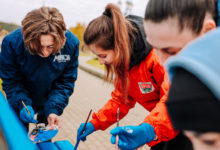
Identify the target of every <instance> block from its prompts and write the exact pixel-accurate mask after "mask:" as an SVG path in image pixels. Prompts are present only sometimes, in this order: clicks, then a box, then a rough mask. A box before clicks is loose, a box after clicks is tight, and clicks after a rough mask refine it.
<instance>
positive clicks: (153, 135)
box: [77, 4, 177, 149]
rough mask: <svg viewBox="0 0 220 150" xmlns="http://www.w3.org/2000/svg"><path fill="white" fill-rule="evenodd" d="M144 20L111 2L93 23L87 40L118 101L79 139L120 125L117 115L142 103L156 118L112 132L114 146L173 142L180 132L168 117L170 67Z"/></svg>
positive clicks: (98, 115) (103, 110)
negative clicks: (157, 50) (146, 31)
mask: <svg viewBox="0 0 220 150" xmlns="http://www.w3.org/2000/svg"><path fill="white" fill-rule="evenodd" d="M145 39H146V36H145V34H144V29H143V19H142V18H141V17H137V16H128V17H127V18H124V17H123V15H122V13H121V11H120V9H119V8H118V7H117V6H115V5H113V4H109V5H107V6H106V8H105V11H104V13H103V15H101V16H100V17H98V18H96V19H94V20H93V21H91V22H90V23H89V25H88V27H87V28H86V31H85V33H84V42H85V44H86V45H87V46H88V48H89V49H90V50H91V51H92V52H93V53H94V54H95V55H96V56H97V57H98V60H99V62H100V64H104V65H105V66H106V70H107V75H106V78H105V79H106V80H107V81H111V80H113V74H114V75H115V79H114V85H115V90H114V91H113V92H112V94H111V95H112V98H111V99H110V100H109V101H108V102H107V103H106V104H105V106H104V107H102V108H101V109H100V110H99V111H98V113H94V114H93V117H92V120H91V121H90V122H89V123H88V124H87V125H86V128H85V131H83V126H84V123H82V124H81V125H80V127H79V129H78V134H77V140H78V141H79V140H83V141H85V140H86V136H87V135H89V134H91V133H92V132H94V131H95V130H100V129H101V130H105V129H106V128H108V127H109V126H110V125H112V124H113V123H115V122H116V121H117V111H118V110H119V112H120V119H122V118H123V117H124V116H125V115H126V114H127V113H128V111H129V109H131V108H133V107H134V106H135V103H136V102H138V103H139V104H140V105H142V106H143V107H144V108H145V109H147V110H148V111H150V114H149V115H148V116H147V117H146V118H145V119H144V121H143V122H142V123H141V124H140V125H137V126H125V127H117V128H115V129H113V130H112V131H111V134H112V138H111V142H112V143H113V144H115V142H116V136H117V135H118V136H119V142H118V146H119V147H120V148H121V149H135V148H138V147H140V146H141V145H144V144H145V143H147V144H148V145H149V146H154V145H156V144H158V143H160V142H161V141H168V140H170V139H172V138H174V137H175V136H176V134H177V132H176V131H174V130H173V128H172V125H171V122H170V119H169V117H168V114H167V110H166V107H165V102H166V99H167V91H168V88H169V83H168V80H167V78H166V73H165V71H164V68H163V67H162V66H161V65H160V64H159V60H158V57H157V55H156V54H155V52H154V50H152V48H151V46H149V45H148V44H147V43H146V41H145Z"/></svg>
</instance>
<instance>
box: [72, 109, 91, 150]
mask: <svg viewBox="0 0 220 150" xmlns="http://www.w3.org/2000/svg"><path fill="white" fill-rule="evenodd" d="M91 113H92V109H91V110H90V112H89V115H88V117H87V119H86V122H85V124H84V126H83V129H82V133H83V132H84V130H85V128H86V124H87V122H88V120H89V117H90V115H91ZM79 142H80V140H78V139H77V142H76V145H75V147H74V150H77V147H78V145H79Z"/></svg>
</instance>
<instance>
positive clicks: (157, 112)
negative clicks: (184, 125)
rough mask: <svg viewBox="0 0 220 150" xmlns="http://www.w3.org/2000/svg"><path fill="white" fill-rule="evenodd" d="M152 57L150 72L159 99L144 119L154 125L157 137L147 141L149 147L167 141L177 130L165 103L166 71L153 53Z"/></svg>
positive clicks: (166, 92) (167, 83) (166, 93)
mask: <svg viewBox="0 0 220 150" xmlns="http://www.w3.org/2000/svg"><path fill="white" fill-rule="evenodd" d="M152 59H153V60H152V61H153V63H152V64H153V66H152V74H153V77H154V79H155V82H156V83H157V85H158V86H159V87H160V100H159V102H158V103H157V104H156V106H155V107H154V109H153V110H152V111H151V112H150V114H149V115H148V116H147V117H146V118H145V119H144V122H146V123H149V124H151V125H152V126H153V127H154V131H155V133H156V135H157V137H158V140H156V141H152V142H149V143H147V144H148V145H149V146H150V147H152V146H154V145H156V144H158V143H160V142H161V141H169V140H171V139H173V138H174V137H175V136H176V135H177V134H178V132H177V131H175V130H174V129H173V127H172V123H171V120H170V118H169V116H168V112H167V109H166V105H165V102H166V100H167V97H168V90H169V81H168V77H167V73H166V72H165V70H164V68H163V66H161V65H160V63H159V59H158V57H157V56H156V54H155V53H154V56H153V57H152Z"/></svg>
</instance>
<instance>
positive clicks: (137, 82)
mask: <svg viewBox="0 0 220 150" xmlns="http://www.w3.org/2000/svg"><path fill="white" fill-rule="evenodd" d="M132 24H133V25H135V24H134V23H133V22H132ZM137 28H138V29H139V31H138V34H137V35H136V40H135V42H133V43H134V45H133V52H132V55H131V59H130V70H129V76H128V84H129V85H128V103H126V104H125V103H124V100H123V96H122V90H121V89H122V85H120V84H118V85H115V90H114V91H113V92H112V94H111V97H112V98H111V99H110V100H109V101H108V102H107V103H106V104H105V105H104V106H103V107H102V108H101V109H100V110H99V111H98V112H97V113H93V116H92V120H91V121H90V122H91V123H92V124H93V125H94V127H95V129H96V130H99V129H101V130H105V129H106V128H108V127H109V126H111V125H112V124H113V123H115V122H116V120H117V117H116V116H117V109H118V108H119V109H120V119H121V118H123V117H124V116H125V115H126V114H127V113H128V111H129V110H130V109H131V108H133V107H134V106H135V103H136V102H138V103H139V104H140V105H142V106H143V107H144V108H145V109H147V110H148V111H149V112H150V114H149V115H148V116H147V117H146V118H145V119H144V120H143V122H146V123H148V124H151V125H152V126H153V127H154V131H155V133H156V135H157V137H158V140H156V141H152V142H149V143H147V144H148V145H149V146H153V145H156V144H157V143H159V142H161V141H169V140H170V139H172V138H174V137H175V136H176V135H177V131H175V130H174V129H173V127H172V124H171V121H170V118H169V116H168V114H167V109H166V106H165V102H166V100H167V94H168V89H169V82H168V79H167V75H166V72H165V70H164V68H163V66H161V65H160V63H159V59H158V56H157V55H156V53H155V51H154V50H152V48H151V47H150V46H149V45H148V44H147V43H146V42H145V38H146V37H144V36H145V35H143V29H140V27H137ZM141 31H142V32H141Z"/></svg>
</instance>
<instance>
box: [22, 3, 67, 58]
mask: <svg viewBox="0 0 220 150" xmlns="http://www.w3.org/2000/svg"><path fill="white" fill-rule="evenodd" d="M65 31H66V25H65V22H64V19H63V16H62V14H61V13H60V12H59V10H58V9H56V8H50V7H41V8H39V9H35V10H32V11H31V12H29V13H28V14H27V15H26V16H25V18H24V19H23V20H22V35H23V39H24V43H25V46H26V47H27V49H28V50H29V52H30V53H31V54H33V55H35V54H37V55H39V54H42V51H41V44H40V36H41V35H51V36H52V37H53V38H54V44H55V45H54V51H53V52H52V54H53V55H55V54H56V53H57V52H59V51H60V49H61V48H62V47H63V46H64V44H65V41H66V37H65Z"/></svg>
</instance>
